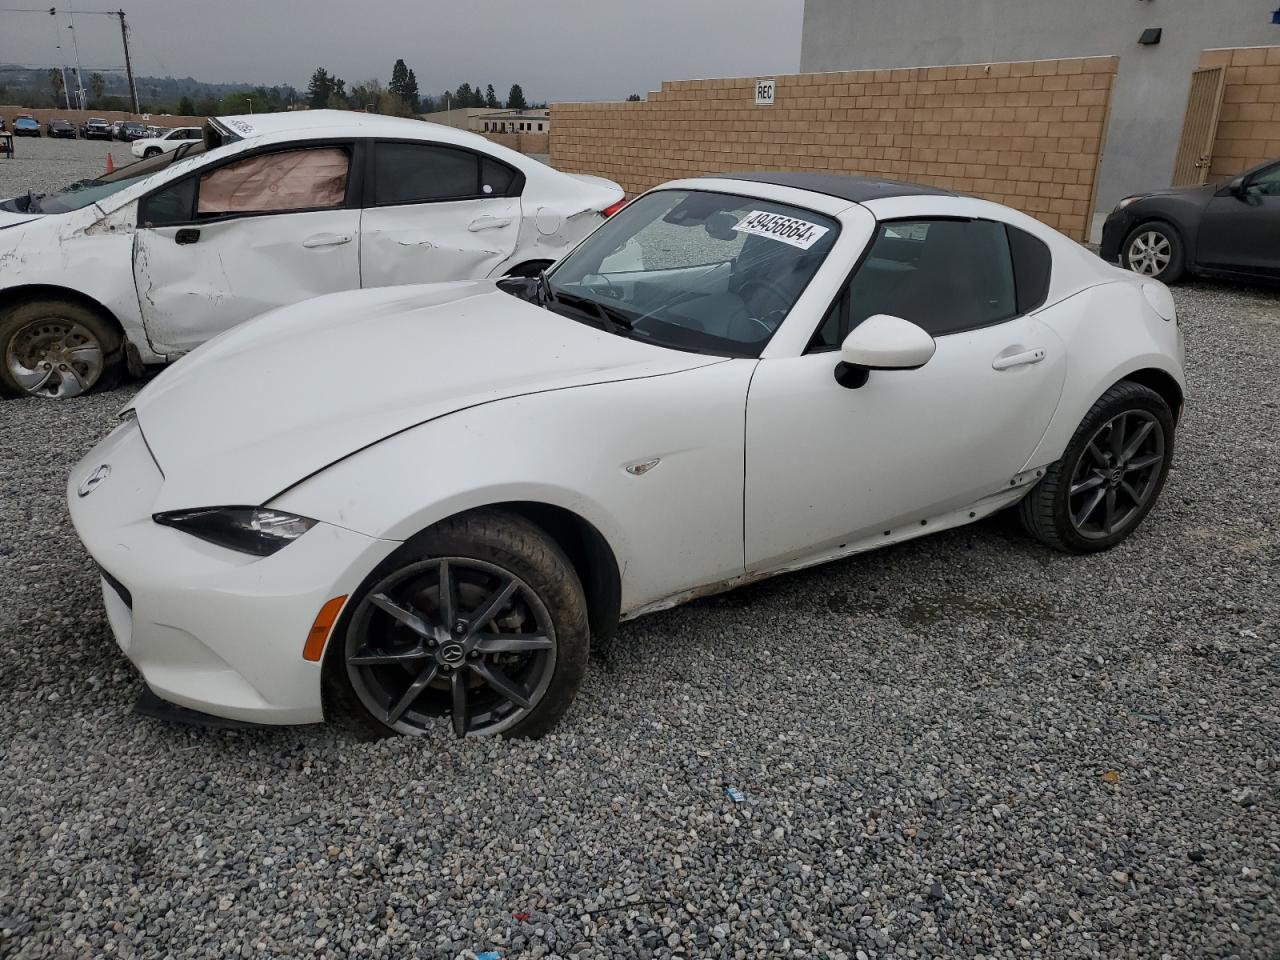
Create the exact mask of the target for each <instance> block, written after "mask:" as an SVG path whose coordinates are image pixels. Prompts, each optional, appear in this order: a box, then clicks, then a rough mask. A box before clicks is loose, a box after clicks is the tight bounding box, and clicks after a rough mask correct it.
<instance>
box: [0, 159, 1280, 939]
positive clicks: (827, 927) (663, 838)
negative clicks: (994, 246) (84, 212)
mask: <svg viewBox="0 0 1280 960" xmlns="http://www.w3.org/2000/svg"><path fill="white" fill-rule="evenodd" d="M23 145H24V146H25V145H26V144H25V142H24V144H23ZM0 186H5V184H0ZM2 192H4V191H3V190H0V193H2ZM1175 295H1176V298H1177V301H1178V305H1179V309H1180V312H1181V322H1182V323H1183V326H1184V329H1185V331H1186V334H1187V338H1188V361H1189V364H1188V365H1189V375H1190V389H1189V396H1188V398H1187V408H1186V411H1185V413H1184V418H1183V422H1182V425H1181V429H1180V431H1179V435H1178V448H1177V452H1176V455H1175V463H1174V469H1173V472H1172V474H1171V477H1170V481H1169V485H1168V487H1167V488H1166V490H1165V492H1164V496H1163V498H1162V500H1161V502H1160V503H1159V504H1158V506H1157V507H1156V509H1155V511H1154V512H1153V513H1152V515H1151V516H1150V518H1149V519H1148V520H1147V521H1146V523H1145V524H1144V526H1143V527H1142V528H1141V529H1140V530H1139V532H1138V533H1137V534H1136V535H1135V536H1134V537H1132V538H1131V539H1130V540H1129V541H1127V542H1126V543H1124V544H1122V545H1121V546H1120V547H1118V548H1116V549H1115V550H1112V551H1110V552H1108V553H1105V554H1101V555H1097V556H1093V557H1069V556H1064V555H1059V554H1055V553H1051V552H1049V551H1047V550H1045V549H1044V548H1042V547H1040V546H1038V545H1037V544H1036V543H1034V542H1033V541H1031V540H1030V539H1028V538H1026V537H1024V536H1022V535H1021V534H1020V533H1018V532H1017V530H1016V529H1015V528H1014V527H1013V525H1012V524H1010V523H1009V522H1008V521H1007V520H1006V519H1005V518H1002V517H997V518H993V519H992V520H989V521H987V522H984V523H981V524H978V525H976V526H972V527H968V528H964V529H960V530H955V531H950V532H947V533H943V534H939V535H935V536H932V537H928V538H925V539H921V540H917V541H914V542H912V543H908V544H903V545H901V546H898V547H893V548H889V549H887V550H884V551H881V552H878V553H874V554H870V555H867V556H863V557H860V558H856V559H853V560H849V561H844V562H839V563H834V564H829V565H826V566H823V567H820V568H816V569H813V570H809V571H805V572H802V573H797V574H792V575H788V576H785V577H781V578H778V579H775V580H772V581H767V582H764V583H760V584H757V585H754V586H751V587H748V588H744V589H742V590H738V591H735V592H733V593H729V594H726V595H723V596H720V597H713V598H708V599H705V600H702V601H699V602H697V603H694V604H692V605H689V606H686V607H682V608H677V609H674V610H670V611H666V612H663V613H660V614H655V615H652V616H649V617H644V618H641V619H639V620H636V621H633V622H631V623H629V624H626V625H624V627H623V629H622V631H621V636H620V640H619V643H618V644H617V647H616V650H615V652H614V654H613V655H612V656H611V658H610V660H609V661H608V662H607V663H602V662H597V663H594V664H593V667H592V670H591V672H590V673H589V675H588V678H587V681H586V683H585V685H584V687H583V691H582V695H581V697H580V698H579V700H578V702H577V704H576V705H575V707H574V708H573V709H572V710H571V711H570V713H569V714H568V715H567V716H566V717H565V719H564V721H563V722H562V724H561V726H560V727H559V728H558V729H557V730H556V731H555V732H554V733H553V734H552V735H550V736H548V737H546V738H545V739H543V740H540V741H536V742H527V741H507V740H490V741H479V742H472V741H464V742H459V741H455V740H454V739H452V738H451V736H449V735H448V732H447V731H446V730H445V729H443V728H442V729H441V731H440V734H439V736H434V737H428V738H423V739H416V740H410V739H396V740H385V741H379V742H374V743H366V742H361V741H359V740H357V739H355V738H354V737H351V736H348V735H347V734H345V733H344V732H343V731H342V730H340V729H338V728H336V727H328V726H315V727H299V728H288V729H263V730H253V731H208V730H203V729H198V728H192V727H184V726H176V725H171V724H165V723H162V722H158V721H153V720H149V719H144V718H141V717H138V716H135V715H134V714H132V713H131V705H132V703H133V700H134V698H135V696H136V695H137V693H138V690H139V681H138V679H137V677H136V675H135V674H134V672H133V671H132V669H131V668H130V667H129V665H128V663H127V661H126V660H125V659H124V657H123V656H122V655H121V654H120V652H119V651H118V649H117V648H116V646H115V644H114V642H113V640H112V638H111V636H110V633H109V631H108V628H107V624H106V620H105V617H104V616H103V612H102V606H101V598H100V595H99V590H98V578H97V574H96V572H95V570H94V567H93V564H92V563H91V561H90V560H89V558H88V557H87V556H86V555H85V553H84V551H83V550H82V549H81V547H80V545H79V543H78V541H77V540H76V537H75V534H74V532H73V531H72V529H71V526H70V523H69V520H68V518H67V515H66V511H65V508H64V506H63V495H64V483H65V478H66V474H67V471H68V470H69V468H70V467H71V465H72V464H73V463H74V462H75V461H76V460H77V459H78V458H79V457H81V456H82V455H83V454H84V452H85V451H86V450H87V449H88V448H89V447H90V446H91V445H92V444H93V443H94V442H96V440H97V439H98V438H99V437H100V436H102V435H103V434H104V433H105V432H106V431H107V430H108V429H109V428H110V426H111V425H112V423H113V418H114V414H115V412H116V411H117V410H118V409H119V408H120V407H121V406H122V405H123V404H124V403H125V402H126V401H127V400H128V398H129V397H130V396H131V395H132V392H133V390H134V389H136V385H135V386H128V387H124V388H121V389H118V390H116V391H114V392H111V393H103V394H96V395H90V396H88V397H85V398H81V399H78V400H75V401H69V402H49V401H34V400H18V401H14V400H11V401H0V437H3V438H4V443H3V445H2V446H0V492H2V496H0V583H3V585H4V586H3V589H0V717H2V718H3V725H2V728H0V824H3V828H2V829H0V955H3V956H12V957H17V958H24V960H25V958H38V957H39V958H43V957H58V958H61V957H98V956H118V957H131V958H161V957H171V956H173V957H178V956H181V957H229V956H242V957H250V956H252V957H258V956H261V957H281V956H289V957H297V956H304V955H305V956H313V957H385V958H404V957H429V958H470V957H478V956H483V955H484V954H485V953H486V952H489V953H495V954H497V955H499V956H501V957H503V958H524V957H529V958H537V957H549V958H550V957H560V958H570V957H573V958H588V957H609V958H626V957H636V958H659V957H725V958H749V957H807V958H820V957H824V956H825V957H827V958H829V960H873V958H886V957H902V956H906V957H911V956H914V957H966V958H977V957H984V958H1006V957H1008V958H1012V957H1031V956H1034V957H1116V958H1120V957H1124V958H1135V960H1138V958H1140V960H1156V958H1162V957H1179V958H1180V957H1236V958H1241V960H1245V958H1257V960H1263V958H1272V957H1274V956H1275V951H1276V944H1277V943H1280V884H1278V883H1277V878H1278V877H1280V710H1278V709H1277V704H1280V585H1278V579H1280V519H1278V518H1277V514H1276V505H1277V504H1278V503H1280V457H1277V455H1276V453H1277V450H1276V445H1277V437H1280V295H1278V294H1277V293H1276V292H1274V291H1269V290H1264V289H1257V288H1250V287H1230V286H1227V285H1221V284H1210V283H1189V284H1186V285H1184V286H1180V287H1178V288H1176V289H1175ZM729 788H732V789H733V790H735V791H738V792H740V794H741V796H742V798H743V799H742V801H741V802H738V801H737V799H736V797H735V796H734V795H732V794H729V793H728V792H727V791H728V789H729Z"/></svg>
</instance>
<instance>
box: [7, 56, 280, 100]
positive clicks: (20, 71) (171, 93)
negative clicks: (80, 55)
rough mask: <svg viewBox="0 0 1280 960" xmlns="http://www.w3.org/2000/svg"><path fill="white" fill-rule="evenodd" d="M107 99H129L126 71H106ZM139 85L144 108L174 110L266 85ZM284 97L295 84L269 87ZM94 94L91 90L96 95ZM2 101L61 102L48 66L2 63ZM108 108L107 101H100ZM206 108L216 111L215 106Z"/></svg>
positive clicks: (151, 80)
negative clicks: (187, 103)
mask: <svg viewBox="0 0 1280 960" xmlns="http://www.w3.org/2000/svg"><path fill="white" fill-rule="evenodd" d="M91 72H92V71H88V70H86V71H84V72H83V73H82V74H81V80H82V82H83V83H84V87H85V89H86V90H89V89H90V85H89V76H90V74H91ZM102 79H103V81H104V82H103V101H107V100H116V99H119V100H125V99H127V98H128V96H129V83H128V80H127V79H126V77H125V75H124V73H123V72H111V73H107V72H105V71H103V72H102ZM134 80H135V82H136V83H137V86H138V99H139V101H141V102H142V104H143V109H144V110H147V109H149V110H152V111H162V110H168V111H170V112H172V111H173V110H174V109H175V108H176V107H177V104H178V102H179V101H180V100H181V99H182V98H183V97H188V98H190V100H191V101H192V102H193V103H199V102H200V101H217V100H221V99H222V98H223V97H226V96H228V95H229V94H234V93H251V92H253V91H254V90H262V89H264V88H263V87H262V86H260V85H258V84H253V83H207V82H205V81H203V80H197V79H195V78H194V77H135V78H134ZM67 81H68V82H69V83H72V84H74V82H75V81H74V79H73V76H72V71H71V70H68V71H67ZM265 89H267V90H272V91H274V92H275V93H276V94H277V95H278V96H279V97H280V99H281V100H285V101H287V100H288V99H289V97H290V94H292V95H293V96H297V91H295V90H294V89H293V88H292V87H274V88H272V87H268V88H265ZM92 96H93V94H92V93H90V97H91V98H92ZM0 103H21V104H23V105H24V106H30V107H43V106H60V105H61V103H62V98H61V95H59V102H58V104H54V102H53V88H52V86H51V85H50V83H49V68H48V67H21V66H14V65H12V64H4V63H0ZM100 105H101V106H102V107H103V108H107V107H108V104H107V103H105V102H104V103H102V104H100ZM205 112H212V111H211V110H209V111H205Z"/></svg>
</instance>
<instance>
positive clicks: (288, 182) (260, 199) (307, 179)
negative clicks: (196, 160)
mask: <svg viewBox="0 0 1280 960" xmlns="http://www.w3.org/2000/svg"><path fill="white" fill-rule="evenodd" d="M347 165H348V160H347V151H345V150H343V149H340V148H328V147H326V148H319V149H315V150H289V151H287V152H284V153H268V154H263V155H262V156H260V157H250V158H249V159H248V160H241V161H240V162H239V163H232V164H229V165H227V166H225V167H221V168H219V169H217V170H214V171H213V172H212V173H209V174H206V175H205V176H204V177H202V178H201V179H200V204H199V206H198V207H197V209H196V213H197V214H219V213H263V212H266V211H269V210H309V209H314V208H316V207H339V206H341V205H342V201H343V198H344V197H345V196H346V192H347Z"/></svg>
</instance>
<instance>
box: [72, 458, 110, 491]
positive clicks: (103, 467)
mask: <svg viewBox="0 0 1280 960" xmlns="http://www.w3.org/2000/svg"><path fill="white" fill-rule="evenodd" d="M109 476H111V464H109V463H100V464H98V466H96V467H94V468H93V472H92V473H91V474H89V475H88V476H87V477H85V478H84V479H83V480H81V481H80V486H79V487H78V488H76V493H78V494H79V495H80V496H82V497H87V496H88V495H89V494H91V493H93V491H94V490H96V489H97V488H98V484H100V483H102V481H103V480H105V479H107V477H109Z"/></svg>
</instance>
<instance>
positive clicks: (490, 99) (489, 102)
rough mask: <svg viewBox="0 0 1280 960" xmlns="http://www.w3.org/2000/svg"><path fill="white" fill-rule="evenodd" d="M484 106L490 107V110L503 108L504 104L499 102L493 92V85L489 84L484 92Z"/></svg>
mask: <svg viewBox="0 0 1280 960" xmlns="http://www.w3.org/2000/svg"><path fill="white" fill-rule="evenodd" d="M484 105H485V106H486V107H489V108H490V109H493V108H495V107H500V106H502V104H501V103H500V102H499V101H498V95H497V94H496V93H494V92H493V84H492V83H491V84H489V86H488V88H487V89H486V90H485V92H484Z"/></svg>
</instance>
